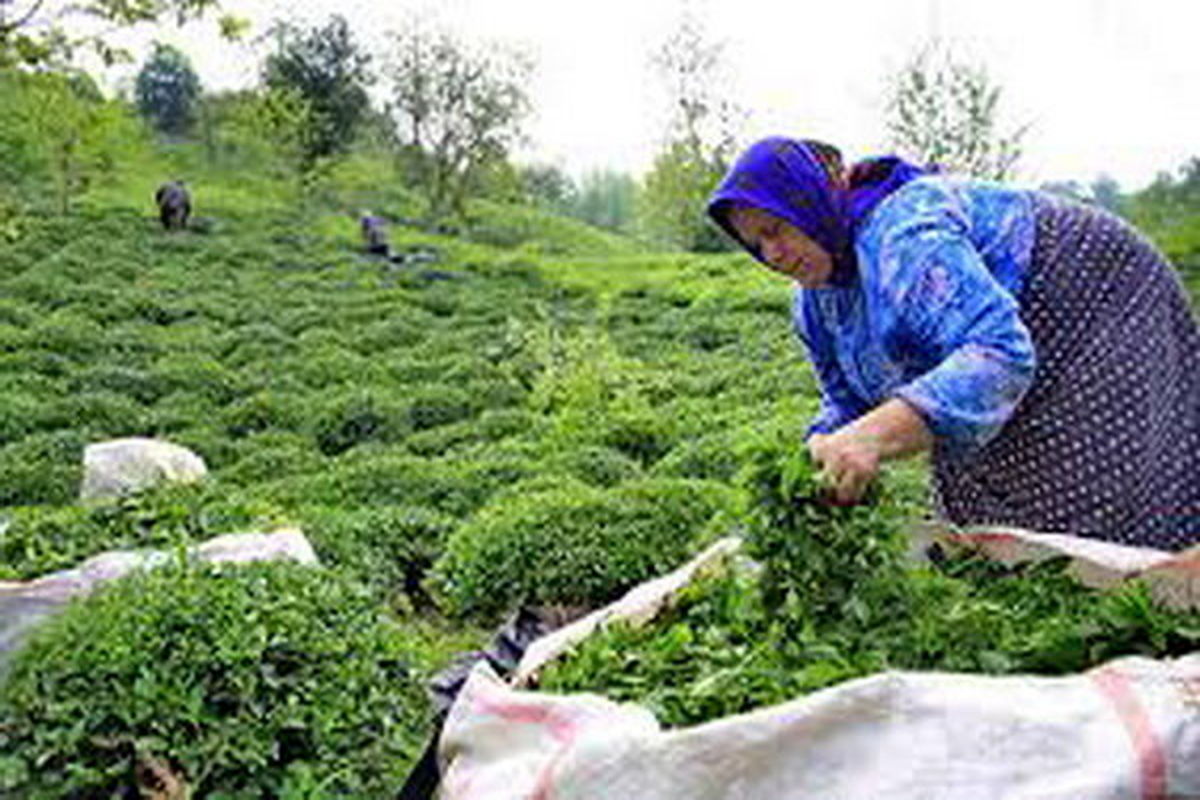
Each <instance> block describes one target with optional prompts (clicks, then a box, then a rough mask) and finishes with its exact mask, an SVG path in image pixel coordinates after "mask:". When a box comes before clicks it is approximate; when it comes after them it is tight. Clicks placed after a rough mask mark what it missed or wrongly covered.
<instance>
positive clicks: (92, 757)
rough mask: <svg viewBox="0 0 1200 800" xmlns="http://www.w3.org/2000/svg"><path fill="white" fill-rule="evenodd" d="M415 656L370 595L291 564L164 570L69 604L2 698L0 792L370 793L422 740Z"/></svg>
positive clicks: (25, 657) (402, 768) (31, 647)
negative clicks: (159, 778) (152, 782)
mask: <svg viewBox="0 0 1200 800" xmlns="http://www.w3.org/2000/svg"><path fill="white" fill-rule="evenodd" d="M419 649H420V648H419V647H417V646H416V643H415V642H414V640H413V637H412V636H411V635H408V634H406V633H405V632H404V631H403V630H402V629H401V628H399V627H398V626H397V625H395V624H394V623H391V622H388V621H386V620H384V619H383V618H382V617H381V616H380V612H379V606H378V603H377V600H376V599H375V597H374V596H373V595H372V594H370V593H369V592H367V591H365V590H364V589H363V588H361V587H360V585H359V584H357V583H356V582H354V581H351V580H348V579H347V578H345V577H344V576H342V575H341V574H340V573H338V572H336V571H332V570H328V569H319V568H314V567H305V566H299V565H293V564H265V565H262V564H260V565H240V566H208V567H178V566H176V567H169V568H168V567H164V568H159V569H156V570H152V571H150V572H147V573H144V574H140V575H134V576H132V577H130V578H126V579H123V580H121V581H119V582H117V583H115V584H113V585H110V586H106V587H103V588H101V589H100V590H99V591H97V592H96V593H95V594H94V595H93V596H92V597H90V598H88V599H86V600H83V601H80V602H76V603H74V604H73V605H72V606H71V607H70V608H69V609H68V610H67V611H66V612H65V613H63V614H62V615H61V616H60V617H58V618H56V619H54V620H52V621H50V622H49V623H47V624H46V625H45V626H44V627H43V628H41V629H39V630H38V631H36V632H35V633H34V635H33V636H32V639H31V641H30V642H29V644H28V645H27V646H26V648H25V649H24V651H23V652H22V653H21V654H20V655H19V656H18V658H17V659H16V660H15V662H14V663H13V664H12V667H11V674H10V675H8V676H7V678H6V680H5V683H4V684H3V686H2V687H0V753H2V754H3V755H0V791H3V792H4V793H6V794H9V795H11V796H21V797H65V796H73V797H83V796H87V797H101V796H103V797H111V796H116V795H125V796H136V795H137V794H139V791H140V788H143V787H146V783H147V782H146V781H145V779H140V778H139V775H140V774H141V773H143V772H144V771H146V770H147V768H148V767H149V766H150V765H151V764H156V765H158V766H159V768H160V769H162V768H165V769H166V770H168V771H169V772H170V773H172V774H173V775H175V776H176V777H178V778H180V779H182V780H183V782H184V783H185V784H186V785H187V786H188V789H189V791H190V792H192V793H194V794H195V795H196V796H244V797H265V796H270V797H280V796H300V795H301V794H303V795H304V796H312V792H313V791H315V790H317V789H318V788H319V790H320V792H321V794H324V795H326V796H328V795H351V796H376V797H379V796H385V795H387V794H388V793H389V792H394V791H395V789H396V788H397V786H398V784H399V783H400V782H401V781H402V780H403V776H404V775H405V773H406V771H407V769H408V768H409V767H410V766H411V764H412V763H413V761H414V760H415V758H416V756H417V755H418V754H419V751H420V748H421V747H422V746H423V744H424V736H425V732H426V731H427V730H428V726H429V714H430V712H429V709H428V705H427V701H426V699H425V696H424V693H423V691H422V681H423V679H424V678H425V672H424V668H425V667H426V665H425V664H424V663H423V661H422V658H421V655H420V653H419Z"/></svg>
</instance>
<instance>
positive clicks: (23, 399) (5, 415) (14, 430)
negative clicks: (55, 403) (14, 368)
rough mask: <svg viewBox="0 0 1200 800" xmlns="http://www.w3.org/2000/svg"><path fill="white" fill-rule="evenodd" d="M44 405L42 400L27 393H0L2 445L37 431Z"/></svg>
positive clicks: (0, 441) (0, 438) (0, 437)
mask: <svg viewBox="0 0 1200 800" xmlns="http://www.w3.org/2000/svg"><path fill="white" fill-rule="evenodd" d="M43 403H44V401H43V400H42V399H41V398H39V397H36V396H34V395H32V394H27V393H25V392H3V393H0V445H6V444H9V443H10V442H15V441H17V440H18V439H21V438H22V437H24V436H25V435H26V434H27V433H29V432H30V431H33V430H35V429H36V427H37V422H38V417H39V416H40V414H41V411H42V407H43Z"/></svg>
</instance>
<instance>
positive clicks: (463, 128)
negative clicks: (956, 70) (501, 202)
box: [384, 19, 533, 217]
mask: <svg viewBox="0 0 1200 800" xmlns="http://www.w3.org/2000/svg"><path fill="white" fill-rule="evenodd" d="M390 38H391V48H390V50H389V52H388V57H387V60H386V66H385V68H384V73H385V75H386V76H387V79H388V81H389V83H390V87H389V88H390V96H391V102H390V103H389V106H388V108H389V110H390V111H391V114H392V116H393V118H394V119H395V120H396V125H397V136H398V139H399V142H400V154H401V161H402V166H403V167H404V168H405V170H406V171H407V172H408V173H409V174H410V175H411V176H412V177H413V179H414V180H416V181H417V182H419V183H420V184H421V186H422V187H423V188H424V190H425V193H426V195H427V197H428V201H429V213H430V215H431V216H432V217H437V216H441V215H444V214H446V213H450V212H454V213H458V214H461V213H462V212H463V211H464V204H465V202H466V198H467V196H468V194H469V193H470V191H471V189H472V188H473V187H474V186H475V185H476V184H477V183H478V181H479V180H480V179H481V178H482V177H483V176H484V175H485V174H486V173H487V171H488V168H489V166H491V165H494V164H496V163H497V162H499V161H503V160H505V159H507V158H508V154H509V152H510V150H511V149H512V147H513V145H515V144H516V143H517V142H518V141H520V139H521V136H522V124H523V122H524V120H525V117H526V116H527V114H528V113H529V110H530V104H529V98H528V96H527V95H526V93H525V87H526V86H527V85H528V83H529V78H530V76H531V73H532V71H533V63H532V61H531V60H530V59H529V58H528V57H527V56H526V55H525V54H523V53H521V52H519V51H517V50H513V49H509V48H505V47H502V46H500V45H498V44H484V45H479V46H474V47H473V46H469V45H468V44H467V43H466V42H464V41H462V40H460V39H458V38H457V37H455V36H454V35H452V34H451V33H450V32H449V31H446V30H432V29H429V28H426V27H425V26H424V25H422V24H421V23H420V22H418V21H416V20H415V19H414V20H411V21H410V23H409V24H408V25H406V26H405V28H404V30H403V31H401V32H398V33H392V34H391V35H390Z"/></svg>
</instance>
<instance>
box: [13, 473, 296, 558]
mask: <svg viewBox="0 0 1200 800" xmlns="http://www.w3.org/2000/svg"><path fill="white" fill-rule="evenodd" d="M72 489H74V487H72ZM282 520H283V517H282V515H281V513H280V512H279V511H278V510H277V509H275V508H273V507H271V506H269V505H266V504H264V503H261V502H257V501H252V500H247V499H243V498H239V497H237V496H235V495H228V494H226V493H224V492H223V491H222V490H220V489H219V488H218V487H214V486H211V485H184V486H164V487H161V488H159V489H154V490H149V491H145V492H141V493H139V494H137V495H132V496H126V497H122V498H121V499H120V500H117V501H114V502H110V503H105V504H103V505H97V506H86V507H85V506H78V505H69V506H64V507H60V508H53V507H38V506H27V507H18V508H13V509H10V515H9V518H8V519H7V521H6V525H5V526H4V530H3V535H2V536H0V564H4V565H5V566H6V567H7V569H8V571H9V574H11V575H15V576H17V577H19V578H22V579H29V578H33V577H36V576H38V575H42V574H44V573H47V572H53V571H56V570H62V569H70V568H72V567H75V566H77V565H78V564H79V562H81V561H83V560H84V559H86V558H89V557H91V556H93V555H96V554H97V553H100V552H103V551H105V550H119V549H123V548H133V547H158V548H169V547H174V546H177V545H184V544H189V543H190V544H194V543H198V542H200V541H203V540H205V539H211V538H212V537H214V536H219V535H220V534H224V533H237V532H244V531H250V530H265V529H269V528H272V527H275V526H276V525H277V523H279V522H281V521H282Z"/></svg>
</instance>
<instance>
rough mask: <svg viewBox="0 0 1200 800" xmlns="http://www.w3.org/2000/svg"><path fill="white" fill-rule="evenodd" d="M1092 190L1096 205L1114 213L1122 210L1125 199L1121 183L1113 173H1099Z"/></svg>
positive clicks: (1093, 182)
mask: <svg viewBox="0 0 1200 800" xmlns="http://www.w3.org/2000/svg"><path fill="white" fill-rule="evenodd" d="M1091 191H1092V199H1093V200H1094V201H1095V202H1096V205H1098V206H1100V207H1101V208H1104V209H1107V210H1109V211H1111V212H1113V213H1114V214H1119V213H1121V212H1122V210H1123V206H1124V201H1123V199H1122V197H1121V184H1119V183H1117V181H1116V179H1114V178H1113V177H1112V176H1111V175H1106V174H1103V173H1101V174H1100V175H1098V176H1097V177H1096V180H1094V181H1092V185H1091Z"/></svg>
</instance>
